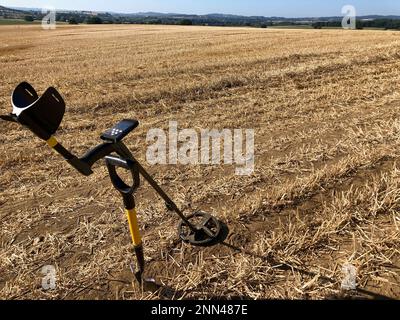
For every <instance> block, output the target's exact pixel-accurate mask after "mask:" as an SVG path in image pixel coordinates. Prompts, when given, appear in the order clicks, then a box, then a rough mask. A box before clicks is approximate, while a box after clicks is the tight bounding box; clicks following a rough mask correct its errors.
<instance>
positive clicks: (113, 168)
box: [106, 156, 140, 195]
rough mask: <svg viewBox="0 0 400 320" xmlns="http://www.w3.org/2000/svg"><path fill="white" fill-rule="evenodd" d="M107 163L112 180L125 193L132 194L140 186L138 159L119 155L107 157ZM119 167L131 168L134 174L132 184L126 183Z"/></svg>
mask: <svg viewBox="0 0 400 320" xmlns="http://www.w3.org/2000/svg"><path fill="white" fill-rule="evenodd" d="M106 165H107V169H108V172H109V173H110V178H111V182H112V184H113V185H114V187H115V188H116V189H117V190H118V191H119V192H120V193H122V194H123V195H132V194H133V193H134V192H135V191H136V190H137V189H138V188H139V186H140V173H139V167H138V165H137V162H136V161H133V160H129V159H126V160H125V159H121V158H118V157H111V156H108V157H106ZM117 168H123V169H126V170H129V171H130V173H131V175H132V180H133V182H132V185H128V184H127V183H125V182H124V181H123V180H122V179H121V177H120V176H119V175H118V173H117Z"/></svg>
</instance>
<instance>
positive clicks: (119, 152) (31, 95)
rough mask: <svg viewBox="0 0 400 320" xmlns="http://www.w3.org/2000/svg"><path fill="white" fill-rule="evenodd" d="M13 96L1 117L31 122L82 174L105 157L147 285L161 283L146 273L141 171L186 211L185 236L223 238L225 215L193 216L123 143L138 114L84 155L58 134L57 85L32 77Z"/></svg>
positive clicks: (61, 105) (202, 242) (198, 240)
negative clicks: (39, 84)
mask: <svg viewBox="0 0 400 320" xmlns="http://www.w3.org/2000/svg"><path fill="white" fill-rule="evenodd" d="M11 102H12V106H13V111H12V113H11V114H10V115H6V116H0V118H1V119H3V120H6V121H11V122H16V123H19V124H21V125H23V126H24V127H26V128H28V129H29V130H30V131H32V132H33V133H34V134H35V135H36V136H38V137H39V138H40V139H42V140H44V141H46V142H47V144H48V145H49V146H50V147H51V148H53V149H54V150H55V151H56V152H57V153H59V154H60V155H61V156H63V157H64V159H65V160H66V161H67V162H68V163H69V164H70V165H71V166H72V167H74V168H75V169H76V170H77V171H78V172H80V173H81V174H83V175H85V176H89V175H91V174H92V173H93V171H92V167H93V165H94V164H95V163H96V162H98V161H99V160H102V159H105V163H106V166H107V168H108V172H109V175H110V178H111V182H112V183H113V185H114V187H115V188H116V189H117V190H118V192H119V193H120V194H121V196H122V198H123V202H124V207H125V212H126V215H127V219H128V222H129V229H130V232H131V236H132V242H133V245H134V249H135V254H136V257H137V261H138V267H139V271H138V272H136V273H135V275H136V278H137V279H138V281H139V282H140V283H141V284H142V285H143V284H146V283H147V284H149V285H150V286H148V288H150V287H151V288H153V289H154V288H155V286H154V285H155V282H154V280H146V279H143V277H142V276H143V271H144V268H145V263H144V254H143V244H142V237H141V235H140V229H139V222H138V218H137V212H136V203H135V198H134V193H135V191H136V190H137V189H138V188H139V187H140V182H141V180H140V178H141V177H143V178H144V180H146V181H147V182H148V183H149V184H150V186H151V187H153V189H154V190H155V191H156V192H157V193H158V195H159V196H160V197H161V198H162V199H163V200H164V201H165V205H166V207H167V209H168V210H169V211H174V212H175V213H176V214H177V215H178V216H179V217H180V219H181V223H180V224H179V227H178V233H179V236H180V238H181V239H182V240H183V241H185V242H188V243H190V244H192V245H199V246H206V245H212V244H216V243H218V242H219V241H222V240H223V239H220V234H221V222H220V221H219V220H217V219H216V218H215V217H213V216H212V215H210V214H208V213H204V212H195V213H193V214H192V215H189V216H188V217H187V216H186V215H185V214H184V213H183V212H182V211H181V210H180V209H179V208H178V206H177V205H176V204H175V202H174V201H172V199H171V198H170V197H169V196H168V195H167V194H166V193H165V192H164V190H163V189H162V188H161V187H160V186H159V185H158V184H157V182H156V181H155V180H154V179H153V178H152V177H151V175H150V174H149V173H148V172H147V171H146V170H145V169H144V168H143V166H142V165H141V164H140V163H139V162H138V161H137V160H136V159H135V157H134V156H133V155H132V153H131V152H130V151H129V149H128V148H127V147H126V145H125V144H124V143H123V139H124V138H125V137H126V136H127V135H128V134H129V133H131V132H132V131H133V130H135V129H136V128H137V127H138V126H139V122H138V121H137V120H135V119H125V120H122V121H121V122H119V123H118V124H116V125H115V126H114V127H113V128H111V129H109V130H107V131H106V132H104V133H103V134H102V135H101V136H100V138H101V139H102V140H103V143H101V144H99V145H98V146H96V147H94V148H93V149H91V150H89V151H88V152H87V153H86V154H85V155H83V156H82V157H80V158H78V157H77V156H75V155H74V154H72V153H71V152H70V151H68V150H67V149H65V148H64V147H63V146H62V144H61V143H60V142H59V141H58V140H57V139H56V138H55V137H54V136H53V135H54V134H55V133H56V132H57V130H58V128H59V127H60V125H61V122H62V119H63V117H64V113H65V102H64V100H63V98H62V96H61V95H60V94H59V93H58V91H57V90H56V89H54V88H53V87H50V88H48V89H47V90H46V91H45V93H44V94H43V96H41V97H39V95H38V94H37V92H36V91H35V89H34V88H33V87H32V86H31V85H30V84H29V83H27V82H22V83H21V84H19V85H18V86H17V87H16V88H15V90H14V92H13V94H12V98H11ZM117 168H123V169H126V170H128V171H130V173H131V175H132V179H133V183H132V184H131V185H129V184H128V183H126V182H125V181H124V180H123V179H122V178H121V177H120V176H119V175H118V173H117Z"/></svg>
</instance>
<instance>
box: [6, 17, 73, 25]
mask: <svg viewBox="0 0 400 320" xmlns="http://www.w3.org/2000/svg"><path fill="white" fill-rule="evenodd" d="M41 23H42V21H39V20H35V21H25V20H23V19H0V25H3V26H7V25H22V24H24V25H29V24H31V25H35V24H41ZM57 24H67V23H66V22H60V21H57Z"/></svg>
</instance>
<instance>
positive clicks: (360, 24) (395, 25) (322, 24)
mask: <svg viewBox="0 0 400 320" xmlns="http://www.w3.org/2000/svg"><path fill="white" fill-rule="evenodd" d="M312 27H313V28H314V29H322V28H341V27H342V21H318V22H314V23H313V24H312ZM356 27H357V29H364V28H380V29H394V30H396V29H397V30H400V20H397V19H373V20H357V21H356Z"/></svg>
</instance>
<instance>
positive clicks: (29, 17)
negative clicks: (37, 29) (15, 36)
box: [24, 16, 35, 22]
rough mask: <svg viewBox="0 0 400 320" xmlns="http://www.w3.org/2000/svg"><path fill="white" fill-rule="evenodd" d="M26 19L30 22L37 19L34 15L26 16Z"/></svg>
mask: <svg viewBox="0 0 400 320" xmlns="http://www.w3.org/2000/svg"><path fill="white" fill-rule="evenodd" d="M24 20H25V21H28V22H33V21H34V20H35V19H33V16H25V18H24Z"/></svg>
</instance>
